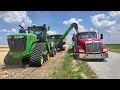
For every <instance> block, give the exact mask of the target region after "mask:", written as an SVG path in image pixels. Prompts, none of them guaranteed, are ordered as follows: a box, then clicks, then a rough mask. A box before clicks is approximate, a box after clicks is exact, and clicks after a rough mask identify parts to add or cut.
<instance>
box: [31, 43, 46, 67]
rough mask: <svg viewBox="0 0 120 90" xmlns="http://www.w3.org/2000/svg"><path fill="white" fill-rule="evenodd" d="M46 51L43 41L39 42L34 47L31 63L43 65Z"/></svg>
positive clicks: (32, 64)
mask: <svg viewBox="0 0 120 90" xmlns="http://www.w3.org/2000/svg"><path fill="white" fill-rule="evenodd" d="M43 52H44V47H43V45H42V44H41V43H37V44H36V46H35V48H34V49H33V52H32V54H31V55H30V59H29V64H30V66H37V67H38V66H42V65H43V62H44V58H43V56H42V54H43Z"/></svg>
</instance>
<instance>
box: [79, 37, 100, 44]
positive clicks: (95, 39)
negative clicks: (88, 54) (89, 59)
mask: <svg viewBox="0 0 120 90" xmlns="http://www.w3.org/2000/svg"><path fill="white" fill-rule="evenodd" d="M88 41H101V39H99V38H84V39H78V42H81V43H85V42H88Z"/></svg>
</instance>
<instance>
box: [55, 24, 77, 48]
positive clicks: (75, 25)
mask: <svg viewBox="0 0 120 90" xmlns="http://www.w3.org/2000/svg"><path fill="white" fill-rule="evenodd" d="M73 27H74V28H75V30H76V32H77V33H78V25H77V24H76V23H72V24H71V25H70V27H69V28H68V29H67V30H66V32H65V33H64V34H63V35H62V36H61V38H60V39H59V40H58V42H57V46H58V45H59V44H60V43H61V42H62V41H63V39H64V38H65V37H66V36H67V35H68V33H69V32H70V31H71V30H72V28H73Z"/></svg>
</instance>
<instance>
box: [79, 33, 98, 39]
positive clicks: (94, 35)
mask: <svg viewBox="0 0 120 90" xmlns="http://www.w3.org/2000/svg"><path fill="white" fill-rule="evenodd" d="M77 38H80V39H82V38H97V34H96V32H82V33H79V34H78V35H77Z"/></svg>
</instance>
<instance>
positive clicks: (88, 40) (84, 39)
mask: <svg viewBox="0 0 120 90" xmlns="http://www.w3.org/2000/svg"><path fill="white" fill-rule="evenodd" d="M102 39H103V34H101V35H100V38H98V37H97V33H96V32H94V31H87V32H80V33H77V34H76V35H73V37H72V41H73V42H74V46H73V50H74V52H76V53H77V54H78V56H79V58H80V59H100V60H104V59H105V58H108V50H107V47H106V46H105V45H104V44H103V42H102Z"/></svg>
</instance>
